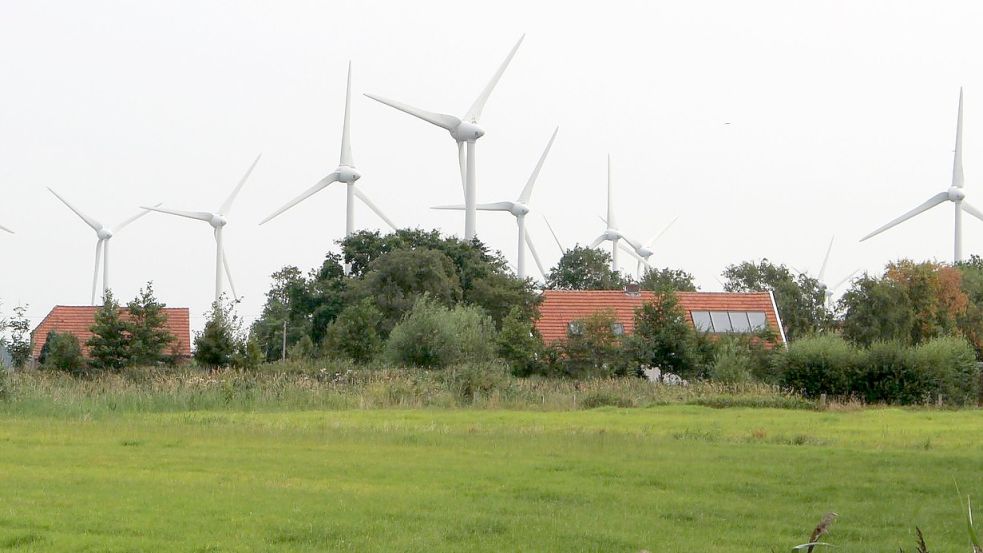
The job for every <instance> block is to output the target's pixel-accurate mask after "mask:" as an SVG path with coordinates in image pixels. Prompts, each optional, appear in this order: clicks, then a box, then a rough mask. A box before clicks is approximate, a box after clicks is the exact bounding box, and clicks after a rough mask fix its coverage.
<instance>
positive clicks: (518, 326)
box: [498, 306, 543, 376]
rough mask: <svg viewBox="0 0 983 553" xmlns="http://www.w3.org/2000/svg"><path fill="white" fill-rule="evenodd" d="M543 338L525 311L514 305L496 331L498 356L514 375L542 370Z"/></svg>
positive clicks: (523, 374)
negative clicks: (499, 328)
mask: <svg viewBox="0 0 983 553" xmlns="http://www.w3.org/2000/svg"><path fill="white" fill-rule="evenodd" d="M542 354H543V339H542V337H541V336H540V335H539V332H537V331H536V327H535V326H534V325H533V322H532V320H531V319H529V318H528V317H527V316H526V313H525V311H524V310H523V309H522V308H521V307H519V306H515V307H513V308H512V310H511V311H509V314H508V316H506V317H505V320H504V321H502V329H501V331H499V333H498V356H499V357H501V358H502V359H503V360H504V361H505V362H506V363H507V364H508V366H509V368H510V369H511V370H512V374H514V375H516V376H529V375H531V374H535V373H538V372H540V371H541V370H542V363H543V362H542V360H541V356H542Z"/></svg>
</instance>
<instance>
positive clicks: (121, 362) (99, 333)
mask: <svg viewBox="0 0 983 553" xmlns="http://www.w3.org/2000/svg"><path fill="white" fill-rule="evenodd" d="M89 330H90V331H91V332H92V337H91V338H89V340H88V341H87V342H86V346H88V348H89V364H90V365H91V366H92V368H93V369H98V370H102V371H118V370H119V369H122V368H123V367H126V366H127V365H129V364H130V360H131V338H132V337H131V335H130V328H129V325H128V324H127V323H126V322H125V321H123V319H122V317H121V316H120V309H119V303H117V302H116V298H114V297H113V293H112V292H111V291H106V294H105V295H104V296H103V303H102V307H100V308H99V309H98V310H97V311H96V314H95V324H93V325H92V327H90V328H89Z"/></svg>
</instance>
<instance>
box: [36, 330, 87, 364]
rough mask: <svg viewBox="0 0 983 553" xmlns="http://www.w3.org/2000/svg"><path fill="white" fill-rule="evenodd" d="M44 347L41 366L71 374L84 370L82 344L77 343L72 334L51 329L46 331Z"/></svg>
mask: <svg viewBox="0 0 983 553" xmlns="http://www.w3.org/2000/svg"><path fill="white" fill-rule="evenodd" d="M44 349H45V351H44V355H43V356H42V357H43V360H42V363H41V366H42V367H44V368H46V369H57V370H60V371H65V372H67V373H70V374H73V375H80V374H83V373H84V372H85V359H84V358H83V357H82V346H81V345H79V340H78V338H76V337H75V335H74V334H71V333H69V332H55V331H53V330H52V331H51V332H49V333H48V339H47V341H46V342H45V344H44Z"/></svg>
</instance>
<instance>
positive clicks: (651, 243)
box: [645, 217, 679, 248]
mask: <svg viewBox="0 0 983 553" xmlns="http://www.w3.org/2000/svg"><path fill="white" fill-rule="evenodd" d="M678 220H679V217H676V218H675V219H673V220H672V221H669V224H668V225H666V226H665V228H663V229H662V230H661V231H660V232H659V234H656V235H655V236H653V237H652V238H649V241H648V242H646V243H645V245H646V246H648V247H650V248H651V247H652V246H654V245H655V243H656V242H658V241H659V238H662V235H663V234H665V233H666V231H668V230H669V229H670V228H672V226H673V225H675V224H676V221H678Z"/></svg>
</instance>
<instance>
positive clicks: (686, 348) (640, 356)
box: [625, 291, 704, 378]
mask: <svg viewBox="0 0 983 553" xmlns="http://www.w3.org/2000/svg"><path fill="white" fill-rule="evenodd" d="M625 349H626V350H627V354H628V355H629V356H630V357H631V358H632V360H633V361H634V362H635V363H636V364H637V365H646V366H649V367H658V368H659V369H661V370H662V372H670V373H673V374H677V375H679V376H682V377H683V378H696V377H698V376H701V374H700V373H701V371H702V366H703V364H704V362H703V354H702V353H703V352H702V351H701V350H702V349H703V348H701V343H700V338H699V336H698V335H697V333H696V331H695V330H694V329H693V325H691V324H690V323H689V322H688V321H687V320H686V314H685V313H684V312H683V310H682V308H681V307H680V306H679V301H678V300H677V298H676V294H675V293H673V292H670V291H662V292H661V293H659V294H657V295H656V299H655V300H654V301H652V302H650V303H646V304H644V305H643V306H642V307H640V308H638V309H636V310H635V333H634V335H633V336H631V337H629V338H628V339H626V344H625Z"/></svg>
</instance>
